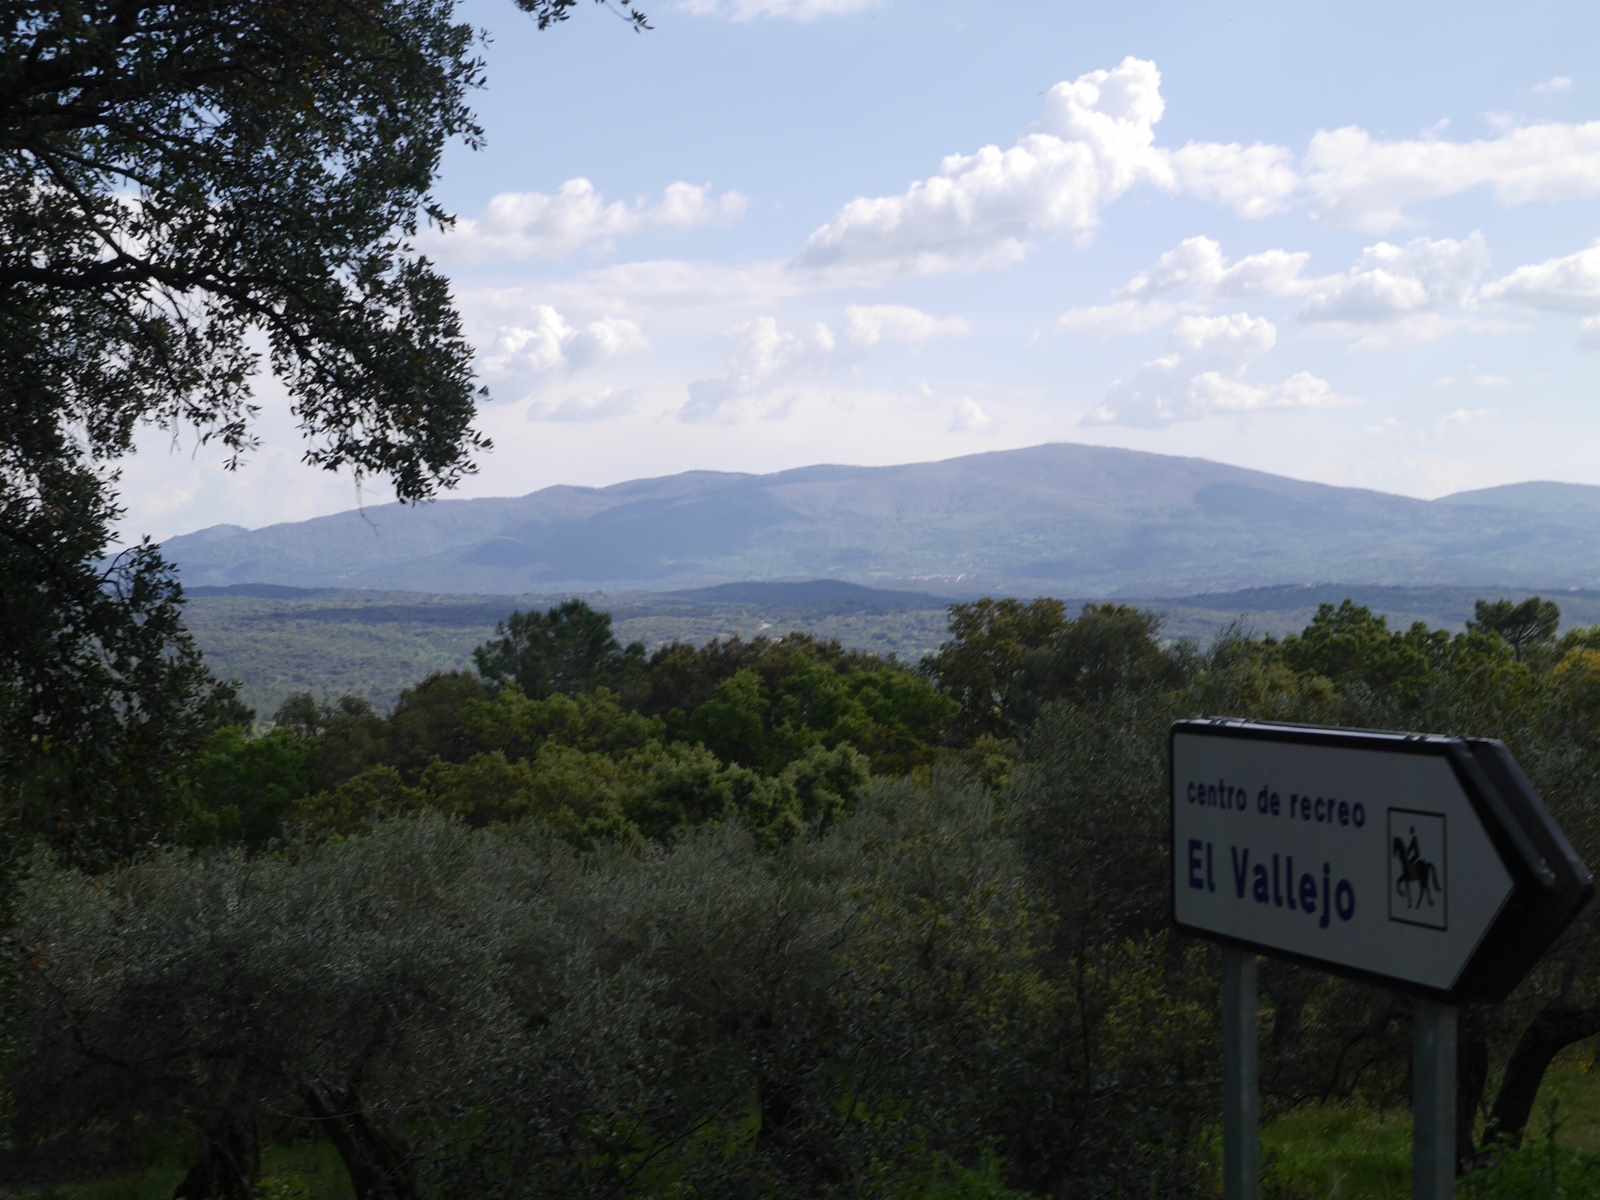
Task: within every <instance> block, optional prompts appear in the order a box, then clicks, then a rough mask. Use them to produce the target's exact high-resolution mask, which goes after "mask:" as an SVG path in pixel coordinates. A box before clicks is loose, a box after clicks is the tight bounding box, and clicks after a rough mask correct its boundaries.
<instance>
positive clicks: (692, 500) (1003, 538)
mask: <svg viewBox="0 0 1600 1200" xmlns="http://www.w3.org/2000/svg"><path fill="white" fill-rule="evenodd" d="M1597 518H1600V487H1585V486H1582V485H1575V484H1521V485H1514V486H1512V487H1507V488H1491V489H1487V490H1483V491H1476V492H1464V493H1461V494H1459V495H1456V496H1449V497H1445V498H1443V499H1440V500H1434V501H1424V500H1416V499H1412V498H1409V497H1405V496H1396V495H1390V494H1387V493H1383V492H1375V491H1367V490H1361V489H1355V488H1340V487H1331V486H1327V485H1324V484H1316V483H1307V482H1304V481H1301V480H1295V479H1290V478H1287V477H1284V476H1280V475H1272V474H1268V473H1266V472H1262V471H1252V470H1245V469H1243V468H1239V467H1232V466H1227V465H1225V464H1222V463H1215V462H1210V461H1207V460H1204V459H1197V458H1178V457H1172V456H1167V455H1158V454H1147V453H1142V452H1138V451H1132V450H1118V449H1110V448H1106V447H1098V446H1081V445H1071V444H1052V445H1045V446H1035V447H1031V448H1029V449H1024V450H1010V451H1001V452H996V453H991V454H977V455H968V456H965V457H961V458H953V459H947V460H945V461H942V462H931V463H912V464H907V465H904V466H893V467H848V466H813V467H804V468H799V469H797V470H791V471H780V472H776V473H773V474H767V475H745V474H736V473H719V472H705V471H697V472H687V473H685V474H681V475H672V476H666V477H663V478H659V479H642V480H633V481H630V482H627V483H621V484H617V485H614V486H612V487H605V488H580V487H569V486H557V487H548V488H544V489H542V490H540V491H536V492H531V493H529V494H528V495H525V496H521V497H515V498H506V499H484V500H441V501H437V502H434V503H432V504H428V505H424V506H421V507H417V508H406V507H403V506H400V505H395V504H390V505H382V506H377V507H373V508H367V509H361V510H355V511H350V512H344V513H338V514H334V515H332V516H326V517H320V518H317V519H315V520H311V521H303V522H299V523H294V524H284V525H274V526H270V527H267V528H264V529H256V530H242V529H239V528H238V527H236V526H215V527H212V528H210V529H206V530H201V531H199V532H197V533H193V534H187V535H184V536H181V537H176V538H172V539H170V540H169V541H168V542H167V543H166V544H165V546H164V551H165V553H166V555H167V556H168V557H169V558H170V559H171V560H172V561H174V562H176V563H177V564H178V566H179V568H180V570H181V572H182V577H183V579H184V581H185V583H186V584H187V585H189V586H191V587H193V586H205V585H229V584H238V583H246V582H249V583H261V584H275V585H283V586H294V587H324V588H382V589H397V590H407V591H420V592H430V593H439V592H448V593H477V594H484V593H499V594H519V593H528V592H544V593H550V592H560V591H576V590H594V589H606V590H613V591H614V590H617V589H641V590H649V591H661V590H667V589H681V588H703V587H709V586H715V585H720V584H727V583H741V584H743V583H748V582H751V581H758V582H759V581H778V580H797V579H817V578H829V579H836V580H844V581H848V582H852V583H857V584H864V585H870V586H873V587H876V588H901V589H908V590H913V591H919V592H933V593H940V594H952V595H970V594H975V593H979V592H985V591H1007V592H1013V593H1019V594H1022V593H1034V594H1037V593H1041V592H1049V593H1053V594H1058V595H1074V596H1112V595H1142V596H1163V595H1166V596H1176V595H1180V594H1194V593H1199V592H1220V591H1227V590H1233V589H1238V588H1249V587H1260V586H1268V585H1288V584H1302V583H1308V582H1314V581H1319V580H1328V579H1337V580H1348V581H1352V582H1357V583H1365V584H1374V585H1408V586H1423V585H1444V584H1450V585H1466V586H1475V587H1483V586H1516V585H1522V586H1530V587H1542V588H1573V587H1579V588H1582V587H1590V586H1595V585H1600V519H1597Z"/></svg>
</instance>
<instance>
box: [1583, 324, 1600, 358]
mask: <svg viewBox="0 0 1600 1200" xmlns="http://www.w3.org/2000/svg"><path fill="white" fill-rule="evenodd" d="M1578 345H1580V346H1582V347H1583V348H1584V349H1585V350H1600V317H1585V318H1584V319H1583V321H1582V323H1581V324H1579V326H1578Z"/></svg>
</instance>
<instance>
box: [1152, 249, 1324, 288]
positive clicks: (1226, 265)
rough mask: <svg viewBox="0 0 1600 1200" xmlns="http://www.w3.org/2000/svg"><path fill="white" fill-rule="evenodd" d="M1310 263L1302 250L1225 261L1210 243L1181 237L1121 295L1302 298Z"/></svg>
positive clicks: (1261, 254) (1271, 252) (1282, 251)
mask: <svg viewBox="0 0 1600 1200" xmlns="http://www.w3.org/2000/svg"><path fill="white" fill-rule="evenodd" d="M1310 261H1311V255H1310V254H1308V253H1306V252H1305V251H1296V252H1290V251H1288V250H1265V251H1262V252H1261V253H1260V254H1251V255H1247V256H1246V257H1244V258H1241V259H1238V260H1237V261H1235V262H1232V263H1230V262H1228V260H1227V259H1226V258H1225V257H1224V256H1223V253H1222V246H1221V245H1220V244H1219V243H1218V242H1217V241H1216V240H1215V239H1213V238H1208V237H1191V238H1185V239H1184V240H1183V241H1182V242H1180V243H1179V244H1178V245H1177V246H1176V247H1174V248H1173V249H1171V250H1168V251H1167V252H1166V253H1165V254H1163V255H1162V256H1161V257H1160V258H1159V259H1158V260H1156V265H1155V266H1154V267H1153V268H1151V269H1150V270H1149V271H1146V272H1144V273H1142V274H1139V275H1135V276H1134V277H1133V278H1132V279H1131V280H1129V281H1128V283H1127V284H1126V285H1125V286H1124V287H1123V288H1122V289H1121V294H1122V295H1124V296H1135V297H1138V296H1155V295H1166V294H1169V293H1172V292H1181V291H1187V292H1192V293H1195V294H1199V295H1210V294H1212V293H1217V294H1221V295H1226V296H1251V295H1263V296H1302V295H1304V294H1305V293H1306V292H1307V291H1308V290H1309V288H1310V286H1311V285H1310V283H1309V281H1307V280H1306V279H1305V278H1304V272H1305V268H1306V264H1308V263H1309V262H1310Z"/></svg>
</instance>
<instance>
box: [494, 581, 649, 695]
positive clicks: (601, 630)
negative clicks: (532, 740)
mask: <svg viewBox="0 0 1600 1200" xmlns="http://www.w3.org/2000/svg"><path fill="white" fill-rule="evenodd" d="M495 634H496V636H495V637H494V638H493V639H492V640H490V641H487V642H485V643H484V644H483V645H481V646H479V647H478V648H477V649H476V650H474V651H473V652H472V661H473V662H474V663H476V664H477V667H478V673H479V674H481V675H482V676H483V677H484V679H485V680H486V681H487V682H488V683H489V684H491V685H492V686H495V687H499V686H501V685H503V684H507V683H514V684H516V685H517V686H518V687H519V688H521V689H522V693H523V695H525V696H527V697H528V698H529V699H532V700H542V699H544V698H545V697H546V696H553V695H558V694H559V695H564V696H574V695H577V694H578V693H579V692H587V691H591V690H593V689H594V688H597V687H607V686H611V687H614V686H616V685H617V684H619V683H621V682H624V681H625V680H626V679H627V677H628V675H629V674H630V673H632V672H635V671H637V670H639V669H640V668H642V666H643V665H644V644H643V643H642V642H634V643H632V644H631V645H629V646H627V647H623V646H622V645H620V644H619V643H618V642H617V639H616V635H615V634H613V633H612V632H611V614H610V613H603V612H597V611H595V610H594V609H593V608H590V607H589V605H587V604H585V603H584V602H583V601H582V600H576V599H574V600H568V601H566V602H565V603H564V604H558V605H556V607H554V608H552V609H550V610H548V611H547V612H543V613H538V612H526V613H524V612H514V613H512V614H511V615H510V616H509V617H507V618H506V619H505V620H504V621H501V622H500V623H499V624H498V625H496V626H495Z"/></svg>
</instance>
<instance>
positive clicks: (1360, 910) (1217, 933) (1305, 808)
mask: <svg viewBox="0 0 1600 1200" xmlns="http://www.w3.org/2000/svg"><path fill="white" fill-rule="evenodd" d="M1169 763H1170V769H1171V777H1170V788H1171V796H1172V911H1173V919H1174V921H1175V922H1176V924H1177V925H1178V926H1179V927H1180V928H1182V929H1184V930H1186V931H1188V932H1190V933H1196V934H1200V935H1202V936H1205V937H1209V938H1213V939H1215V940H1218V941H1221V942H1224V943H1228V944H1232V945H1235V946H1239V947H1242V948H1246V949H1253V950H1256V951H1258V952H1261V953H1265V954H1272V955H1276V956H1280V957H1288V958H1296V959H1302V960H1305V961H1307V962H1311V963H1314V964H1316V965H1319V966H1322V967H1324V968H1328V969H1332V970H1336V971H1339V972H1342V973H1345V974H1349V975H1354V976H1358V977H1363V978H1368V979H1372V980H1375V981H1379V982H1384V983H1388V984H1391V985H1393V986H1398V987H1402V988H1405V989H1408V990H1410V991H1413V992H1417V993H1421V994H1424V995H1428V996H1432V997H1434V998H1436V999H1438V1000H1442V1001H1446V1002H1452V1003H1453V1002H1457V1001H1460V1000H1464V999H1482V1000H1495V999H1500V998H1502V997H1503V996H1504V995H1505V994H1506V993H1508V992H1509V991H1510V990H1511V989H1512V988H1513V987H1515V986H1516V985H1517V983H1518V982H1519V981H1520V980H1521V979H1522V977H1523V975H1524V974H1526V973H1527V971H1528V969H1529V968H1530V967H1531V966H1532V965H1533V963H1534V962H1535V961H1537V959H1538V958H1539V956H1540V955H1541V954H1542V953H1544V951H1545V950H1546V949H1547V948H1548V947H1549V945H1550V943H1551V942H1552V941H1554V940H1555V938H1556V936H1557V935H1558V934H1559V933H1560V932H1561V930H1562V929H1564V928H1565V927H1566V925H1567V924H1568V922H1570V921H1571V920H1572V918H1573V917H1574V916H1576V915H1577V913H1578V910H1579V909H1581V908H1582V907H1583V905H1584V903H1585V902H1587V900H1588V899H1589V897H1590V895H1591V894H1592V893H1593V891H1594V880H1593V877H1592V876H1591V874H1590V873H1589V870H1588V868H1587V867H1585V866H1584V864H1583V863H1582V862H1581V861H1580V860H1579V859H1578V857H1577V855H1576V854H1575V853H1574V852H1573V849H1572V847H1571V846H1570V845H1569V844H1568V842H1567V839H1566V837H1565V836H1564V835H1563V834H1562V832H1561V830H1560V828H1559V827H1558V826H1557V825H1556V824H1555V822H1554V821H1553V820H1551V818H1550V815H1549V813H1548V812H1546V811H1545V807H1544V804H1543V803H1542V802H1541V801H1540V799H1539V797H1538V795H1537V794H1536V793H1535V792H1534V790H1533V787H1532V785H1531V784H1530V783H1529V782H1528V779H1527V777H1526V775H1524V774H1523V772H1522V770H1521V768H1519V767H1518V766H1517V764H1516V761H1515V760H1514V759H1513V758H1512V757H1511V755H1510V753H1509V752H1507V750H1506V748H1505V747H1504V746H1503V745H1502V744H1501V743H1499V742H1496V741H1490V740H1487V739H1478V738H1455V737H1441V736H1436V735H1427V734H1399V733H1379V732H1373V731H1369V730H1351V729H1327V728H1317V727H1311V726H1301V725H1277V724H1266V723H1261V722H1249V721H1239V720H1233V719H1207V720H1193V721H1180V722H1178V723H1177V724H1176V725H1174V726H1173V728H1172V735H1171V752H1170V757H1169Z"/></svg>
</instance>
